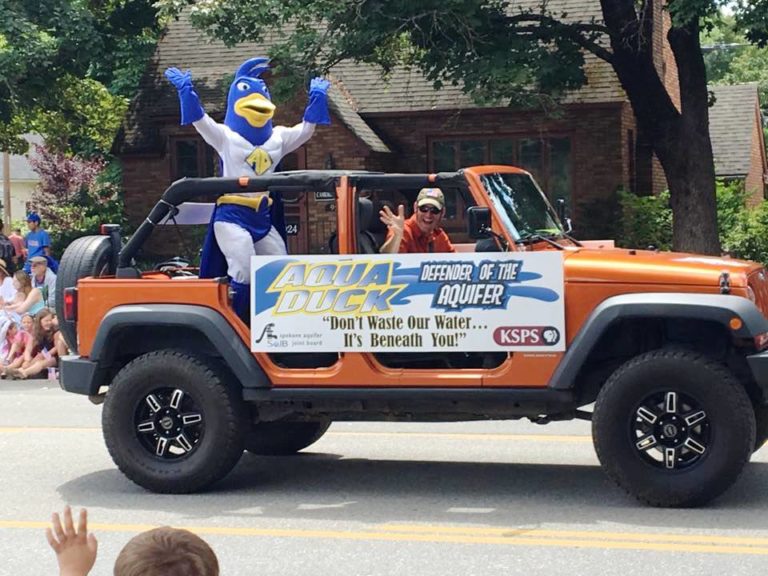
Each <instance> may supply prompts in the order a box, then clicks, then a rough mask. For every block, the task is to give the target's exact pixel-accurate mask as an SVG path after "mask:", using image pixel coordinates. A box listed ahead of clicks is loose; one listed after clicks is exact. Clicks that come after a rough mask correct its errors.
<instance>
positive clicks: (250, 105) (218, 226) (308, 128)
mask: <svg viewBox="0 0 768 576" xmlns="http://www.w3.org/2000/svg"><path fill="white" fill-rule="evenodd" d="M268 62H269V59H267V58H252V59H250V60H247V61H246V62H244V63H243V64H242V65H241V66H240V68H238V69H237V72H236V73H235V79H234V81H233V82H232V85H231V86H230V87H229V96H228V97H227V113H226V115H225V117H224V123H223V124H219V123H218V122H215V121H213V120H212V119H211V117H210V116H208V115H207V114H206V113H205V111H204V110H203V107H202V105H201V104H200V98H199V97H198V95H197V93H196V92H195V90H194V88H193V86H192V75H191V73H190V72H189V70H187V71H186V72H182V71H181V70H179V69H178V68H168V69H167V70H166V71H165V76H166V78H168V80H170V82H171V83H172V84H173V85H174V86H175V87H176V90H177V91H178V93H179V102H180V104H181V124H182V126H183V125H186V124H192V125H193V126H194V127H195V129H196V130H197V131H198V133H199V134H200V135H201V136H202V137H203V139H204V140H205V141H206V142H207V143H208V144H210V145H211V146H212V147H213V148H214V149H215V150H216V152H217V153H218V154H219V158H220V159H221V168H222V176H223V177H225V178H239V177H241V176H248V177H253V176H261V175H263V174H268V173H270V172H273V171H274V169H275V166H277V164H278V163H279V162H280V160H281V159H282V158H283V156H285V155H286V154H290V153H291V152H293V151H294V150H296V149H297V148H299V147H300V146H301V145H303V144H304V143H305V142H306V141H307V140H309V139H310V138H311V137H312V134H313V133H314V131H315V126H316V125H318V124H330V123H331V119H330V116H329V114H328V87H329V82H328V80H325V79H323V78H314V79H312V81H311V82H310V85H309V103H308V104H307V107H306V109H305V110H304V118H303V120H302V122H301V123H300V124H297V125H295V126H293V127H287V126H275V127H273V126H272V117H273V116H274V114H275V105H274V104H273V103H272V101H271V99H270V96H269V91H268V90H267V85H266V84H265V83H264V81H263V80H262V79H261V78H260V76H261V75H262V74H263V73H264V72H266V71H267V70H268V69H269V65H268ZM286 252H287V251H286V232H285V219H284V217H283V209H282V202H281V201H280V198H279V195H271V194H269V193H244V194H227V195H224V196H221V197H219V198H218V200H217V202H216V207H215V209H214V211H213V215H212V216H211V223H210V225H209V227H208V233H207V235H206V238H205V242H204V244H203V252H202V257H201V260H200V277H201V278H216V277H220V276H224V275H227V276H229V279H230V285H231V286H232V289H233V292H234V296H233V302H232V304H233V306H234V308H235V311H236V312H237V314H238V316H240V318H242V319H243V321H244V322H245V323H246V324H250V297H251V296H250V280H251V279H250V266H251V255H254V254H256V255H260V254H286Z"/></svg>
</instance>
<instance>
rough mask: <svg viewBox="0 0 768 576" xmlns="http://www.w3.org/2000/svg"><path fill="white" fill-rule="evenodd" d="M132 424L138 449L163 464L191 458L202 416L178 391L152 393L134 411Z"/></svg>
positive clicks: (199, 436)
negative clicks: (137, 437)
mask: <svg viewBox="0 0 768 576" xmlns="http://www.w3.org/2000/svg"><path fill="white" fill-rule="evenodd" d="M134 423H135V425H136V432H137V433H138V436H139V441H140V442H141V444H142V446H144V448H145V449H146V450H147V451H148V452H150V453H152V454H154V455H155V456H156V457H158V458H162V459H166V460H175V459H177V458H184V457H185V456H188V455H190V454H192V453H193V452H194V451H195V449H196V448H197V446H198V444H199V443H200V440H201V439H202V437H203V434H204V433H205V422H204V421H203V413H202V412H201V411H200V408H198V406H197V404H196V403H195V400H194V399H193V398H192V396H190V395H189V394H187V393H185V392H184V390H182V389H181V388H158V389H156V390H152V391H151V392H150V393H149V394H147V395H146V396H145V397H144V399H143V400H142V401H141V402H140V403H139V405H138V407H137V408H136V413H135V416H134Z"/></svg>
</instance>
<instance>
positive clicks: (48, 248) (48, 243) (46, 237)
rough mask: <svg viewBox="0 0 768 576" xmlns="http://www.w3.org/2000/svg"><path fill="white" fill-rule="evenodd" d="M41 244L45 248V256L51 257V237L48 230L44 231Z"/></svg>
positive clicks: (41, 235)
mask: <svg viewBox="0 0 768 576" xmlns="http://www.w3.org/2000/svg"><path fill="white" fill-rule="evenodd" d="M40 244H41V245H42V247H43V254H45V255H46V256H50V255H51V237H50V236H49V235H48V231H47V230H42V234H40Z"/></svg>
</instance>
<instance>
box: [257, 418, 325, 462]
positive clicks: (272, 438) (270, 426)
mask: <svg viewBox="0 0 768 576" xmlns="http://www.w3.org/2000/svg"><path fill="white" fill-rule="evenodd" d="M330 425H331V421H330V420H321V421H319V422H258V423H256V424H254V425H253V427H252V428H251V431H250V433H249V434H248V437H247V438H246V440H245V449H246V450H247V451H248V452H251V453H252V454H259V455H261V456H284V455H287V454H295V453H296V452H298V451H299V450H303V449H304V448H306V447H307V446H310V445H312V444H314V443H315V442H317V441H318V440H320V438H321V437H322V436H323V434H325V432H326V430H328V427H329V426H330Z"/></svg>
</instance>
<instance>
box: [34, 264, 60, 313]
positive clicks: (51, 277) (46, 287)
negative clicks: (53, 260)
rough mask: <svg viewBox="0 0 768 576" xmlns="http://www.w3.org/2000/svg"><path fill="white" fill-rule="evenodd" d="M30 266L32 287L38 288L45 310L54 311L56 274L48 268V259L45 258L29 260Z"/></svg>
mask: <svg viewBox="0 0 768 576" xmlns="http://www.w3.org/2000/svg"><path fill="white" fill-rule="evenodd" d="M29 261H30V264H31V266H32V275H31V278H32V286H33V287H34V288H40V292H41V293H42V295H43V302H44V303H45V304H44V305H45V306H46V307H47V308H50V309H51V310H55V309H56V274H54V273H53V271H52V270H51V269H50V268H48V259H47V258H46V257H45V256H35V257H34V258H30V260H29Z"/></svg>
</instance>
